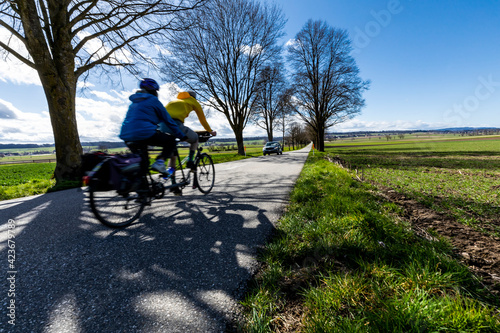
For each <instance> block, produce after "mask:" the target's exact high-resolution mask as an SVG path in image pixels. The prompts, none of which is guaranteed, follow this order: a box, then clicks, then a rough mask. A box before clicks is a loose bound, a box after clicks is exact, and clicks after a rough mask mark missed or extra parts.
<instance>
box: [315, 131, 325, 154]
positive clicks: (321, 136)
mask: <svg viewBox="0 0 500 333" xmlns="http://www.w3.org/2000/svg"><path fill="white" fill-rule="evenodd" d="M316 141H317V142H316V149H317V150H318V151H323V152H324V151H325V128H324V127H323V126H319V128H318V132H317V134H316Z"/></svg>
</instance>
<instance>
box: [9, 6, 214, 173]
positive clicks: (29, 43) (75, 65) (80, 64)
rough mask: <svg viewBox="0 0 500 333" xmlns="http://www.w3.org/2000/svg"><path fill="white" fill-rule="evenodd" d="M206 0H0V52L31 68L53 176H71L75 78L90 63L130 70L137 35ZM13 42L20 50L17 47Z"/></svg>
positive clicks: (75, 158) (137, 51) (149, 36)
mask: <svg viewBox="0 0 500 333" xmlns="http://www.w3.org/2000/svg"><path fill="white" fill-rule="evenodd" d="M204 1H206V0H171V1H166V0H154V1H153V0H142V1H141V0H79V1H78V0H0V26H1V27H2V28H3V29H6V30H7V31H9V33H10V34H11V37H10V38H9V39H8V40H3V41H0V52H2V53H3V54H4V55H5V56H6V57H8V56H13V57H14V58H17V59H18V60H20V61H21V62H23V63H24V64H26V65H27V66H29V67H31V68H33V69H35V70H36V71H37V72H38V75H39V77H40V81H41V83H42V86H43V89H44V92H45V96H46V98H47V103H48V108H49V113H50V119H51V123H52V129H53V133H54V140H55V146H56V153H57V157H56V158H57V165H56V169H55V177H56V180H57V182H58V183H60V182H61V181H64V180H76V177H77V176H78V174H79V173H78V169H79V167H80V158H81V156H80V155H81V153H82V148H81V144H80V139H79V135H78V129H77V124H76V117H75V112H76V111H75V96H76V86H77V81H78V79H79V78H80V77H81V76H82V75H83V74H88V72H89V71H90V70H91V69H93V68H96V67H99V68H101V69H105V68H115V69H119V68H125V69H127V70H129V71H132V72H134V70H135V64H134V59H137V58H139V59H140V60H142V61H143V62H144V61H146V62H149V63H150V64H152V62H151V60H150V59H149V58H147V57H145V56H144V53H142V52H141V51H143V48H139V47H138V44H137V43H138V41H139V40H141V39H145V40H148V41H153V42H157V41H158V40H157V39H156V38H160V35H161V34H163V33H164V31H165V30H168V29H180V28H182V27H181V26H179V25H178V23H179V22H178V21H176V20H175V18H176V17H175V15H172V14H175V13H178V12H179V11H186V10H190V9H193V8H196V7H198V6H200V5H201V4H202V3H203V2H204ZM18 46H20V49H19V48H18Z"/></svg>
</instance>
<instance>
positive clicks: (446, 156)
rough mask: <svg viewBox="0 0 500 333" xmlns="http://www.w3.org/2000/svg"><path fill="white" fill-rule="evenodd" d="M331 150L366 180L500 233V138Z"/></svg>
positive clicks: (470, 224)
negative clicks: (499, 219)
mask: <svg viewBox="0 0 500 333" xmlns="http://www.w3.org/2000/svg"><path fill="white" fill-rule="evenodd" d="M330 151H331V153H332V154H335V155H338V156H340V158H341V159H342V160H344V161H345V162H347V164H348V165H349V166H350V168H351V169H357V170H358V174H359V175H360V176H361V177H364V178H365V180H367V181H369V182H372V183H374V184H378V185H382V186H385V187H389V188H392V189H395V190H396V191H398V192H400V193H402V194H404V195H406V196H409V197H411V198H414V199H416V200H418V201H420V202H422V203H424V204H426V205H427V206H428V207H430V208H432V209H434V210H437V211H439V212H443V213H446V214H450V215H451V216H453V217H454V218H455V219H456V220H458V221H459V222H461V223H463V224H466V225H469V226H472V227H474V228H476V229H477V230H481V231H483V232H486V233H489V234H492V235H495V236H497V237H500V225H499V224H498V217H499V216H500V195H499V194H500V191H499V190H500V137H479V138H473V139H467V140H450V141H428V142H413V143H407V144H395V145H391V146H372V147H356V148H349V147H343V148H336V149H335V148H332V149H331V150H330Z"/></svg>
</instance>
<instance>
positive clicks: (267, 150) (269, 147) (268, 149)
mask: <svg viewBox="0 0 500 333" xmlns="http://www.w3.org/2000/svg"><path fill="white" fill-rule="evenodd" d="M273 153H275V154H277V155H281V154H283V149H282V148H281V144H280V143H279V141H269V142H268V143H266V145H265V146H264V148H262V154H264V156H266V155H267V154H273Z"/></svg>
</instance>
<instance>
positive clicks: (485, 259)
mask: <svg viewBox="0 0 500 333" xmlns="http://www.w3.org/2000/svg"><path fill="white" fill-rule="evenodd" d="M381 192H382V194H383V196H384V197H385V198H386V199H388V200H390V201H392V202H394V203H396V204H398V205H400V206H402V207H403V208H404V211H405V214H406V216H405V218H406V219H408V220H409V221H410V222H411V225H412V227H413V229H414V230H415V232H416V233H417V234H419V235H421V236H423V237H426V238H432V236H431V235H430V234H429V232H428V231H429V230H434V231H435V232H437V233H438V234H439V235H441V236H443V237H445V238H447V239H448V240H449V241H450V243H451V244H452V245H453V248H454V253H455V254H456V255H457V258H459V260H460V261H461V262H462V263H464V264H465V265H467V266H468V267H469V268H470V269H471V270H472V271H473V272H474V273H476V275H478V276H480V277H482V279H483V283H484V284H485V286H487V287H488V289H489V290H490V291H491V292H492V293H493V294H495V295H498V296H499V297H500V239H498V238H495V237H492V236H488V235H485V234H483V233H481V232H479V231H476V230H474V229H472V228H470V227H468V226H466V225H462V224H460V223H457V222H456V221H455V220H453V219H452V218H450V217H449V216H446V215H444V214H440V213H438V212H436V211H434V210H432V209H430V208H428V207H426V206H424V205H423V204H421V203H419V202H418V201H416V200H414V199H411V198H408V197H406V196H405V195H403V194H401V193H398V192H396V191H394V190H392V189H388V188H384V189H381Z"/></svg>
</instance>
